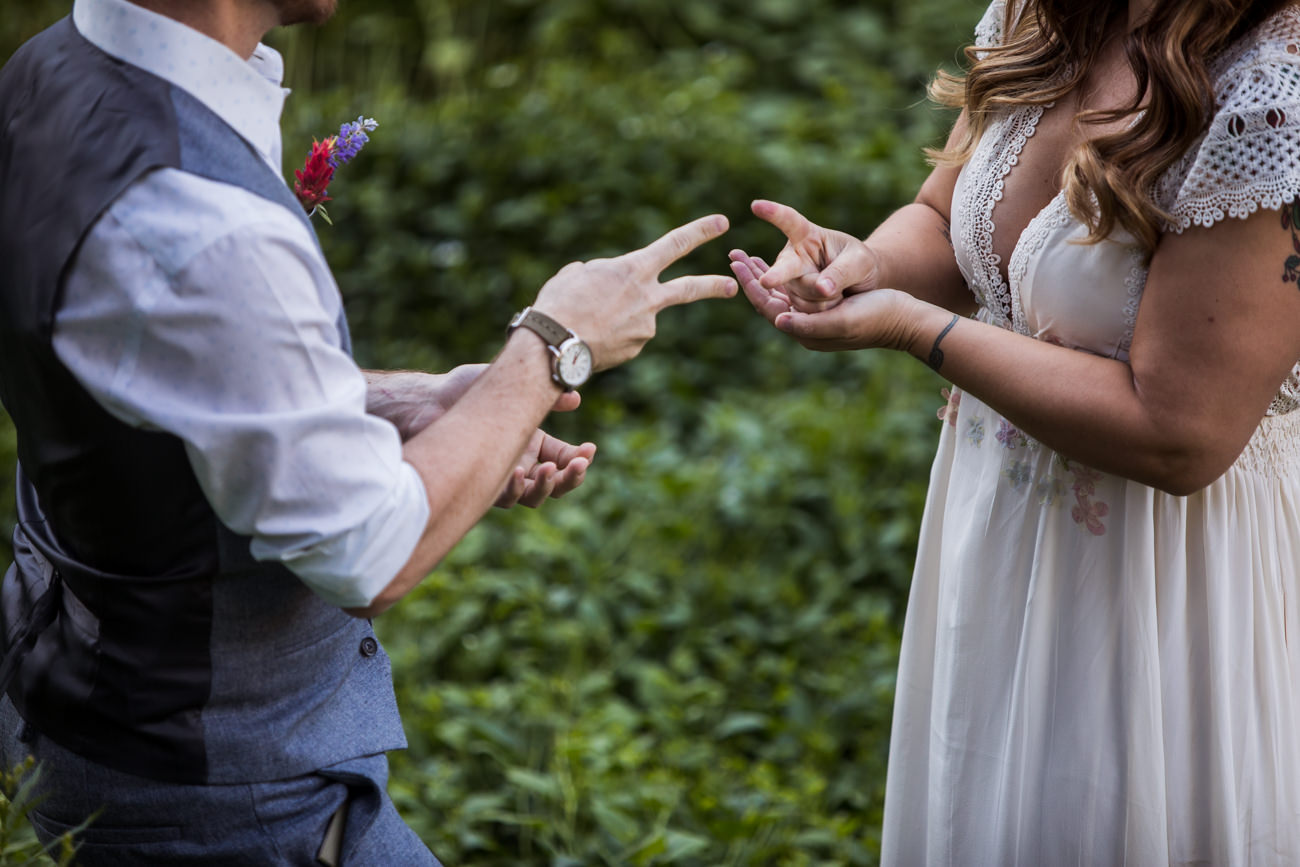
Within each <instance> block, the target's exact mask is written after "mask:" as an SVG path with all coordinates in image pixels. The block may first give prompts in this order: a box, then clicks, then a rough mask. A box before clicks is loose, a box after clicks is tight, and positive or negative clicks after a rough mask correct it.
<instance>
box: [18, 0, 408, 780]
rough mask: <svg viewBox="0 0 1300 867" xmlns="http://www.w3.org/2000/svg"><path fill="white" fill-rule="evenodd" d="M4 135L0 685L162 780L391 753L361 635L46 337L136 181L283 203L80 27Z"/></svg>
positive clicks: (27, 88) (238, 152) (203, 119)
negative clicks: (163, 176)
mask: <svg viewBox="0 0 1300 867" xmlns="http://www.w3.org/2000/svg"><path fill="white" fill-rule="evenodd" d="M0 130H4V135H3V136H0V190H4V194H3V196H0V399H3V402H4V405H5V408H6V409H7V410H8V411H9V413H10V415H11V416H12V417H13V420H14V424H15V427H16V429H17V431H18V454H19V463H20V468H19V470H18V475H17V488H18V515H19V525H18V528H17V530H16V531H15V534H14V549H15V563H14V565H13V566H12V567H11V568H10V569H9V571H8V573H7V574H6V576H5V579H4V583H3V585H0V650H3V653H4V657H3V663H0V688H4V687H5V686H7V691H8V694H9V696H10V698H11V699H12V700H13V701H14V703H15V705H16V706H17V707H18V709H19V710H20V712H21V713H22V714H23V716H24V718H25V719H27V720H28V721H29V722H31V723H32V724H33V725H35V726H36V727H37V728H38V729H40V730H41V732H42V733H43V734H45V735H47V736H48V737H50V738H52V739H54V740H55V741H57V742H58V743H60V744H62V745H63V746H65V747H67V748H68V749H70V750H73V751H74V752H77V753H80V754H81V755H83V756H85V757H87V758H89V759H92V760H94V761H97V762H100V763H102V764H105V765H108V766H111V767H114V768H117V769H119V770H123V771H126V772H129V773H134V774H138V775H140V776H145V777H150V778H154V779H159V780H171V781H176V782H191V783H201V782H211V783H235V782H252V781H259V780H271V779H279V778H284V777H287V776H293V775H297V774H301V773H305V772H308V771H312V770H315V769H317V768H320V767H324V766H326V765H330V764H334V763H336V762H339V761H343V760H345V759H349V758H354V757H357V756H362V755H370V754H375V753H379V752H384V751H387V750H390V749H395V748H400V747H403V746H405V740H404V738H403V734H402V728H401V722H400V720H399V718H398V714H397V707H396V701H395V699H394V695H393V688H392V676H391V670H390V666H389V663H388V658H387V656H386V655H385V654H384V652H383V650H382V648H380V647H379V645H378V643H377V642H376V640H375V638H374V633H373V631H372V630H371V628H370V624H369V623H368V622H365V621H361V620H357V619H355V618H352V617H349V616H348V615H346V614H344V613H343V612H341V611H340V610H338V609H337V608H335V607H333V606H331V605H328V604H326V603H325V602H323V601H321V600H320V599H319V598H318V597H316V596H315V595H314V594H313V593H311V592H310V591H309V590H308V589H307V588H306V587H305V585H303V584H302V582H300V581H299V580H298V579H297V578H296V577H294V576H293V575H292V574H291V573H290V572H289V571H288V570H286V569H284V568H283V567H281V566H279V565H268V564H259V563H256V562H255V561H253V559H252V558H251V556H250V555H249V550H248V539H247V538H243V537H240V536H237V535H236V534H234V533H233V532H231V531H230V530H229V529H228V528H226V527H225V526H224V525H222V524H221V522H220V521H219V520H218V519H217V517H216V516H215V514H213V512H212V509H211V507H210V506H209V505H208V503H207V501H206V499H204V497H203V495H202V493H201V491H200V490H199V487H198V483H197V481H196V480H195V478H194V475H193V472H192V471H191V470H190V467H189V462H188V459H187V458H186V456H185V453H184V447H183V445H182V444H181V443H180V441H179V440H177V439H176V438H175V437H172V436H170V435H168V434H164V433H159V432H149V431H141V430H138V429H136V428H132V427H129V426H127V425H125V424H123V423H121V422H119V421H117V420H116V419H114V418H113V417H112V416H110V415H109V414H108V413H107V412H106V411H104V409H103V408H102V407H100V406H99V405H98V404H97V403H96V402H95V400H94V399H93V398H92V397H91V396H90V395H89V394H88V393H86V391H85V390H84V389H83V388H82V387H81V386H80V385H79V384H78V383H77V381H76V380H75V379H74V378H73V377H72V376H71V374H70V373H69V372H68V371H67V369H66V368H64V367H63V365H62V364H61V363H60V362H59V361H58V359H57V357H56V356H55V354H54V351H53V348H52V344H51V334H52V330H53V323H54V317H55V314H56V313H57V311H58V309H59V305H60V303H61V300H62V287H63V281H64V279H65V277H66V273H67V269H68V267H69V264H70V263H71V262H72V261H73V260H74V259H75V257H76V253H77V250H78V248H79V246H80V244H81V242H82V240H83V239H84V238H85V236H86V234H87V233H88V232H89V231H90V228H91V227H92V226H93V225H94V223H95V221H96V220H97V219H98V218H99V216H100V215H101V214H103V212H104V211H105V209H107V208H108V206H109V205H110V204H111V203H112V202H113V200H114V199H116V198H117V197H118V196H119V195H120V194H121V193H122V192H123V191H124V190H125V189H126V188H127V187H128V186H129V185H130V184H131V183H132V182H133V181H135V180H136V179H138V178H139V177H141V176H142V175H143V174H144V173H146V172H148V171H151V170H153V169H156V168H162V167H167V168H174V169H179V170H181V171H185V172H189V173H192V174H195V175H199V176H202V177H205V178H210V179H213V180H218V181H222V182H225V183H228V184H232V185H234V186H238V187H242V188H243V189H245V190H247V191H249V192H251V193H253V194H255V195H257V196H260V197H262V198H263V199H266V200H267V201H269V202H273V203H275V204H276V205H278V206H282V207H285V208H287V209H289V210H290V211H291V212H293V213H295V214H296V215H297V216H298V217H299V218H301V219H303V220H304V221H306V216H305V215H304V214H303V212H302V209H301V207H300V206H299V205H298V203H297V201H296V199H295V198H294V196H293V194H292V193H291V192H290V191H289V189H288V188H287V187H286V186H285V184H284V181H283V180H282V179H281V178H279V177H278V176H277V175H276V174H275V173H274V172H272V171H271V170H270V169H269V168H268V167H267V165H266V164H265V163H264V162H263V160H262V159H261V158H260V157H259V156H258V155H257V154H256V152H255V151H254V150H253V149H252V148H251V147H250V146H249V145H248V144H247V143H246V142H245V141H244V140H243V139H241V138H240V137H239V136H238V134H236V133H235V132H234V131H233V130H232V129H231V128H230V127H229V126H228V125H226V124H225V123H224V122H223V121H222V120H221V119H220V118H218V117H217V116H216V115H214V114H213V113H212V112H211V111H209V110H208V109H207V108H206V107H205V106H203V105H202V104H201V103H200V102H198V101H197V100H196V99H194V98H193V97H191V96H190V95H188V94H187V93H186V92H185V91H183V90H180V89H179V88H176V87H174V86H172V85H170V84H169V83H167V82H166V81H164V80H162V79H159V78H157V77H155V76H153V75H150V74H149V73H146V72H144V71H143V70H140V69H139V68H137V67H134V66H131V65H130V64H126V63H122V62H120V61H118V60H115V59H114V58H112V57H110V56H109V55H106V54H105V53H103V52H102V51H100V50H99V49H97V48H95V47H94V46H93V45H91V44H90V43H89V42H87V41H86V40H85V39H84V38H83V37H82V36H81V35H80V34H79V33H77V31H76V29H75V27H74V26H73V24H72V21H71V19H64V20H63V21H60V22H59V23H58V24H56V25H54V26H53V27H51V28H50V29H49V30H47V31H45V32H44V33H42V34H40V35H39V36H37V37H36V38H35V39H33V40H31V41H30V42H29V43H27V44H26V45H25V46H24V47H23V48H22V49H21V50H20V51H19V52H18V53H17V54H15V55H14V57H13V58H12V59H11V60H10V61H9V63H8V64H6V66H5V67H4V69H3V70H0ZM308 228H309V229H310V224H308ZM313 237H314V236H313ZM339 329H340V340H341V341H342V343H343V346H344V347H345V348H347V347H349V345H350V344H349V342H348V336H347V327H346V323H344V322H343V321H342V320H340V323H339ZM214 363H219V360H216V361H215V362H214Z"/></svg>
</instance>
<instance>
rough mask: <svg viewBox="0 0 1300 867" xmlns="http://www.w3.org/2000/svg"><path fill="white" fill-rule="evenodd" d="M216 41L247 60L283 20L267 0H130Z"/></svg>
mask: <svg viewBox="0 0 1300 867" xmlns="http://www.w3.org/2000/svg"><path fill="white" fill-rule="evenodd" d="M130 2H132V3H134V4H135V5H137V6H142V7H144V8H145V9H148V10H149V11H151V12H157V13H158V14H159V15H165V16H167V17H168V18H171V19H172V20H174V21H179V22H180V23H181V24H184V25H185V26H187V27H192V28H194V29H195V30H197V31H199V32H200V33H202V34H203V35H205V36H210V37H211V38H213V39H215V40H217V41H218V42H220V43H221V44H222V45H225V46H226V47H227V48H229V49H230V50H231V51H233V52H235V53H236V54H238V55H239V56H240V57H243V58H245V59H247V58H249V57H252V56H253V50H254V49H256V48H257V44H258V43H259V42H261V41H262V37H263V36H265V35H266V33H267V31H269V30H270V29H271V28H273V27H275V26H276V25H277V24H279V23H280V19H279V13H278V12H277V11H276V8H275V6H274V5H273V4H271V3H268V2H265V0H207V2H203V3H195V2H192V0H130Z"/></svg>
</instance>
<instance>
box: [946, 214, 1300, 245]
mask: <svg viewBox="0 0 1300 867" xmlns="http://www.w3.org/2000/svg"><path fill="white" fill-rule="evenodd" d="M939 234H940V235H943V239H944V240H945V241H947V242H948V246H949V247H951V246H952V223H949V222H948V221H947V220H941V221H940V222H939ZM1298 249H1300V248H1298Z"/></svg>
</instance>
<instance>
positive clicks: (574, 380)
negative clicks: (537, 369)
mask: <svg viewBox="0 0 1300 867" xmlns="http://www.w3.org/2000/svg"><path fill="white" fill-rule="evenodd" d="M555 372H556V373H558V374H559V376H560V379H561V381H563V382H564V384H565V385H566V386H568V387H569V388H577V387H578V386H580V385H582V384H583V383H584V382H586V381H587V380H588V379H589V378H590V377H591V350H590V349H589V348H588V347H587V344H585V343H583V342H582V341H581V340H578V339H577V338H576V337H574V338H570V339H568V340H566V341H564V343H562V344H560V356H559V358H557V359H556V360H555Z"/></svg>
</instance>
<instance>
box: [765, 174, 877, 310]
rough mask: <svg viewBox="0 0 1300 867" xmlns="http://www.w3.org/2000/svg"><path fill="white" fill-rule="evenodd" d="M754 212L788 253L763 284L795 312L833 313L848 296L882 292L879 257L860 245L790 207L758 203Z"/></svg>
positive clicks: (847, 235)
mask: <svg viewBox="0 0 1300 867" xmlns="http://www.w3.org/2000/svg"><path fill="white" fill-rule="evenodd" d="M750 209H751V210H752V211H753V212H754V216H756V217H758V218H759V219H760V220H764V221H766V222H768V223H771V224H772V225H773V226H776V227H777V228H778V229H780V230H781V232H782V233H783V234H784V235H785V237H786V241H787V243H786V245H785V249H783V250H782V251H781V253H780V255H778V256H777V257H776V261H775V262H773V263H772V267H771V268H770V269H767V273H766V274H764V275H763V277H762V283H763V286H764V287H765V288H767V289H770V290H774V291H777V292H779V293H781V295H783V296H784V297H785V298H787V299H788V300H789V303H790V306H791V307H792V308H793V309H795V310H798V311H800V312H804V313H814V312H817V311H819V310H828V309H830V308H832V307H834V306H835V305H837V304H839V303H840V302H841V301H843V300H844V296H845V295H852V294H854V293H857V292H866V291H869V290H871V289H875V288H877V285H876V271H877V265H878V262H877V259H876V254H875V251H873V250H872V249H871V248H870V247H868V246H867V245H866V244H865V243H863V242H862V241H860V240H859V239H857V238H855V237H853V236H852V235H850V234H848V233H846V232H838V231H835V230H833V229H826V228H823V227H821V226H818V225H817V224H816V223H813V222H812V221H811V220H809V219H808V218H807V217H805V216H804V215H803V214H800V213H799V212H798V211H796V210H795V209H794V208H791V207H789V206H788V205H782V204H778V203H777V202H769V201H767V200H765V199H758V200H756V201H755V202H754V203H753V204H752V205H750Z"/></svg>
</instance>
